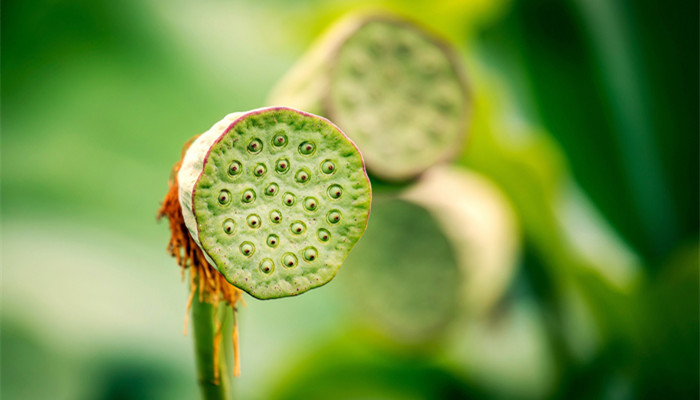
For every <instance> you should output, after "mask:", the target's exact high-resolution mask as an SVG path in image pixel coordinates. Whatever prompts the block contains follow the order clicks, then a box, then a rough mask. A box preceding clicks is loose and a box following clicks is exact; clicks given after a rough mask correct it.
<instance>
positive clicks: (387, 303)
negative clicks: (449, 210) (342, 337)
mask: <svg viewBox="0 0 700 400" xmlns="http://www.w3.org/2000/svg"><path fill="white" fill-rule="evenodd" d="M372 207H373V208H372V221H371V222H370V224H369V226H368V228H367V232H366V233H365V239H364V240H362V242H360V243H359V244H358V246H357V248H356V249H355V250H354V251H353V253H352V254H351V255H350V256H349V257H348V259H347V260H346V264H347V265H348V267H347V274H346V275H345V276H346V277H347V279H348V280H347V281H345V282H346V283H347V284H348V285H349V290H350V295H351V296H352V297H353V303H354V304H355V305H356V306H357V307H358V310H359V311H360V313H361V315H362V316H363V318H365V319H366V321H367V322H368V323H369V324H370V325H371V326H374V327H376V328H378V330H379V331H380V332H381V333H384V334H387V335H388V336H390V337H391V338H392V339H393V340H396V341H399V342H404V343H408V344H420V343H423V342H425V341H429V340H432V339H434V338H436V337H438V336H439V335H440V334H441V333H442V332H443V331H444V328H445V327H446V326H447V324H448V323H449V322H450V321H451V320H452V319H453V317H454V316H455V314H456V311H457V310H458V308H459V307H458V306H459V292H460V289H461V285H462V283H461V282H462V279H463V277H462V270H460V268H459V266H458V263H457V259H456V257H455V252H454V249H453V248H452V246H451V244H450V242H449V240H448V238H447V237H446V236H445V234H444V233H443V232H442V229H441V227H440V226H439V224H438V223H437V221H436V220H435V219H434V218H433V217H432V215H430V214H429V213H428V212H427V210H426V209H425V208H423V207H422V206H420V205H417V204H413V203H409V202H407V201H405V200H401V199H396V198H392V199H378V200H376V201H375V202H374V204H373V205H372Z"/></svg>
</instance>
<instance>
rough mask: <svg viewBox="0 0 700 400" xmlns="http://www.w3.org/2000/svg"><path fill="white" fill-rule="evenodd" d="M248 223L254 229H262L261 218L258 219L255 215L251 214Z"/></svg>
mask: <svg viewBox="0 0 700 400" xmlns="http://www.w3.org/2000/svg"><path fill="white" fill-rule="evenodd" d="M247 221H248V226H249V227H251V228H253V229H255V228H258V227H260V217H258V216H257V215H255V214H250V215H249V216H248V219H247Z"/></svg>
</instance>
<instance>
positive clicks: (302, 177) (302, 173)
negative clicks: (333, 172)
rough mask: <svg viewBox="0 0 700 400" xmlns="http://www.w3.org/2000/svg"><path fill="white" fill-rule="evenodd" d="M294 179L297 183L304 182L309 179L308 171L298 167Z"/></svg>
mask: <svg viewBox="0 0 700 400" xmlns="http://www.w3.org/2000/svg"><path fill="white" fill-rule="evenodd" d="M294 179H296V180H297V182H299V183H306V182H308V181H309V173H308V172H307V171H306V170H303V169H300V170H299V171H298V172H297V174H296V175H295V176H294Z"/></svg>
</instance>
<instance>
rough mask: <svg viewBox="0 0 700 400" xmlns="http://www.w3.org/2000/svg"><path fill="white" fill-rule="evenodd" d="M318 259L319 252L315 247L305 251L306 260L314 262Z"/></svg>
mask: <svg viewBox="0 0 700 400" xmlns="http://www.w3.org/2000/svg"><path fill="white" fill-rule="evenodd" d="M316 257H318V251H316V248H315V247H307V248H306V249H304V260H306V261H313V260H315V259H316Z"/></svg>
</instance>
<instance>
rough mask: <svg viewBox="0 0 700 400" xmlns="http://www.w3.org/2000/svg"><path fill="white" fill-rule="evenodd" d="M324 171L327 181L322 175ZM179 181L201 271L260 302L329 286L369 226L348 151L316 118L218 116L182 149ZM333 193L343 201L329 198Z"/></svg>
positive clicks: (286, 113) (281, 111)
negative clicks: (207, 269)
mask: <svg viewBox="0 0 700 400" xmlns="http://www.w3.org/2000/svg"><path fill="white" fill-rule="evenodd" d="M329 162H330V163H332V164H333V166H334V167H333V168H332V169H333V173H325V172H324V165H326V166H327V165H328V163H329ZM326 170H327V168H326ZM289 171H293V172H292V173H288V172H289ZM178 181H179V183H180V186H179V190H180V192H179V198H180V204H181V207H182V211H183V217H184V219H185V224H186V225H187V229H188V230H189V232H190V235H191V236H192V238H193V239H194V240H195V242H197V244H198V245H199V246H200V247H201V249H202V251H203V253H204V255H205V257H206V259H207V261H208V262H209V263H210V264H211V265H212V266H213V267H214V268H216V269H217V270H218V271H219V272H220V273H221V274H222V275H223V276H224V277H225V278H226V280H228V281H229V282H230V283H231V284H233V285H235V286H237V287H239V288H240V289H243V290H245V291H246V292H248V293H249V294H251V295H252V296H254V297H256V298H259V299H271V298H279V297H286V296H294V295H297V294H301V293H303V292H305V291H307V290H309V289H312V288H315V287H318V286H321V285H323V284H325V283H327V282H328V281H330V280H331V279H332V278H333V277H334V276H335V274H336V273H337V271H338V268H340V265H341V263H342V262H343V260H344V259H345V257H346V256H347V254H348V253H349V252H350V250H351V249H352V248H353V246H354V245H355V243H357V241H358V240H359V239H360V237H361V236H362V234H363V233H364V230H365V227H366V225H367V219H368V217H369V208H370V202H371V188H370V183H369V179H368V178H367V175H366V173H365V170H364V164H363V160H362V156H361V155H360V153H359V152H358V150H357V148H356V147H355V145H354V144H353V143H352V142H351V141H350V140H349V139H348V138H347V137H346V136H345V135H344V134H343V133H342V132H341V131H340V130H339V129H338V128H337V127H336V126H335V125H333V124H332V123H331V122H330V121H328V120H326V119H325V118H321V117H318V116H315V115H312V114H307V113H304V112H301V111H297V110H294V109H290V108H284V107H271V108H263V109H258V110H253V111H250V112H245V113H236V114H231V115H228V116H226V118H224V119H223V120H222V121H220V122H218V123H217V124H215V125H214V126H213V127H212V128H211V129H210V130H208V131H207V132H205V133H204V134H202V135H201V136H200V137H199V138H197V140H195V142H194V143H193V144H192V145H191V146H190V148H189V150H188V151H187V153H186V154H185V157H184V159H183V162H182V167H181V168H180V172H179V174H178ZM336 187H338V188H342V196H340V197H337V198H331V197H329V195H328V191H329V189H330V188H336ZM329 216H331V217H329Z"/></svg>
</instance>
